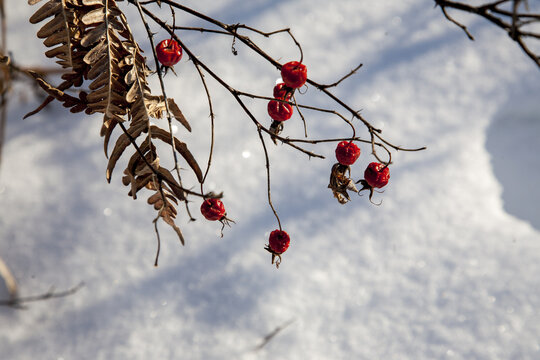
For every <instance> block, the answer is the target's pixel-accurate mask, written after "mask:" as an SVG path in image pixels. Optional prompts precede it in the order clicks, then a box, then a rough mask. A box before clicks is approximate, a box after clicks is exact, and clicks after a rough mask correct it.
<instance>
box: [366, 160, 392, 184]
mask: <svg viewBox="0 0 540 360" xmlns="http://www.w3.org/2000/svg"><path fill="white" fill-rule="evenodd" d="M364 179H365V180H366V182H367V183H368V185H369V186H371V187H372V188H382V187H383V186H385V185H386V184H388V180H389V179H390V170H389V169H388V167H385V166H384V165H383V164H380V163H378V162H372V163H371V164H369V165H368V167H367V168H366V171H364Z"/></svg>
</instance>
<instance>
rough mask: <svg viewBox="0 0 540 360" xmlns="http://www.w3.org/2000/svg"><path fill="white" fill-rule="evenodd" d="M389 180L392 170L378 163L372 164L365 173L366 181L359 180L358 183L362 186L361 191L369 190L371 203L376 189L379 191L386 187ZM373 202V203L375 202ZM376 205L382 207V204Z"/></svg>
mask: <svg viewBox="0 0 540 360" xmlns="http://www.w3.org/2000/svg"><path fill="white" fill-rule="evenodd" d="M389 179H390V169H388V166H386V165H383V164H381V163H378V162H372V163H371V164H369V165H368V167H367V168H366V170H365V171H364V179H362V180H358V181H357V182H356V183H357V184H358V183H361V184H362V188H361V189H360V191H362V190H369V201H371V198H372V197H373V191H374V189H379V188H382V187H384V186H386V184H388V180H389ZM371 202H372V203H373V201H371ZM374 204H375V203H374ZM375 205H380V203H378V204H375Z"/></svg>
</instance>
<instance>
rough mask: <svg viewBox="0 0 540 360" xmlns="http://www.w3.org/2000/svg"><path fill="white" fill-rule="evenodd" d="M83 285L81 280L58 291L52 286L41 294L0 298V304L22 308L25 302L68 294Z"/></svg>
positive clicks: (73, 292)
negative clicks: (68, 287)
mask: <svg viewBox="0 0 540 360" xmlns="http://www.w3.org/2000/svg"><path fill="white" fill-rule="evenodd" d="M83 286H84V282H81V283H79V284H78V285H77V286H75V287H73V288H71V289H68V290H65V291H59V292H55V291H54V287H52V288H51V289H50V290H49V291H47V292H46V293H44V294H41V295H33V296H25V297H15V298H13V299H9V300H0V305H2V306H10V307H13V308H16V309H24V308H25V306H24V304H25V303H29V302H34V301H42V300H47V299H55V298H60V297H65V296H69V295H72V294H75V293H76V292H77V291H79V289H80V288H82V287H83Z"/></svg>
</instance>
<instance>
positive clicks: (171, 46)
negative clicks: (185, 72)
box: [156, 39, 182, 66]
mask: <svg viewBox="0 0 540 360" xmlns="http://www.w3.org/2000/svg"><path fill="white" fill-rule="evenodd" d="M156 54H157V58H158V61H159V62H160V63H161V64H162V65H163V66H173V65H176V64H177V63H178V62H179V61H180V59H182V47H181V46H180V45H179V44H178V42H176V40H174V39H165V40H163V41H161V42H160V43H159V44H158V45H157V46H156Z"/></svg>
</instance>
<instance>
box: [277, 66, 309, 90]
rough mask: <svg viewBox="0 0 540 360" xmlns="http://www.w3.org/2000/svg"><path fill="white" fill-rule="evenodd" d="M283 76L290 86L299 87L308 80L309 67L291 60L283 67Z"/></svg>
mask: <svg viewBox="0 0 540 360" xmlns="http://www.w3.org/2000/svg"><path fill="white" fill-rule="evenodd" d="M281 78H282V79H283V82H284V83H285V84H286V85H287V86H288V87H290V88H293V89H298V88H300V87H302V86H303V85H304V84H305V83H306V80H307V67H306V65H304V64H302V63H300V62H298V61H290V62H288V63H286V64H284V65H283V66H282V67H281Z"/></svg>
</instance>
